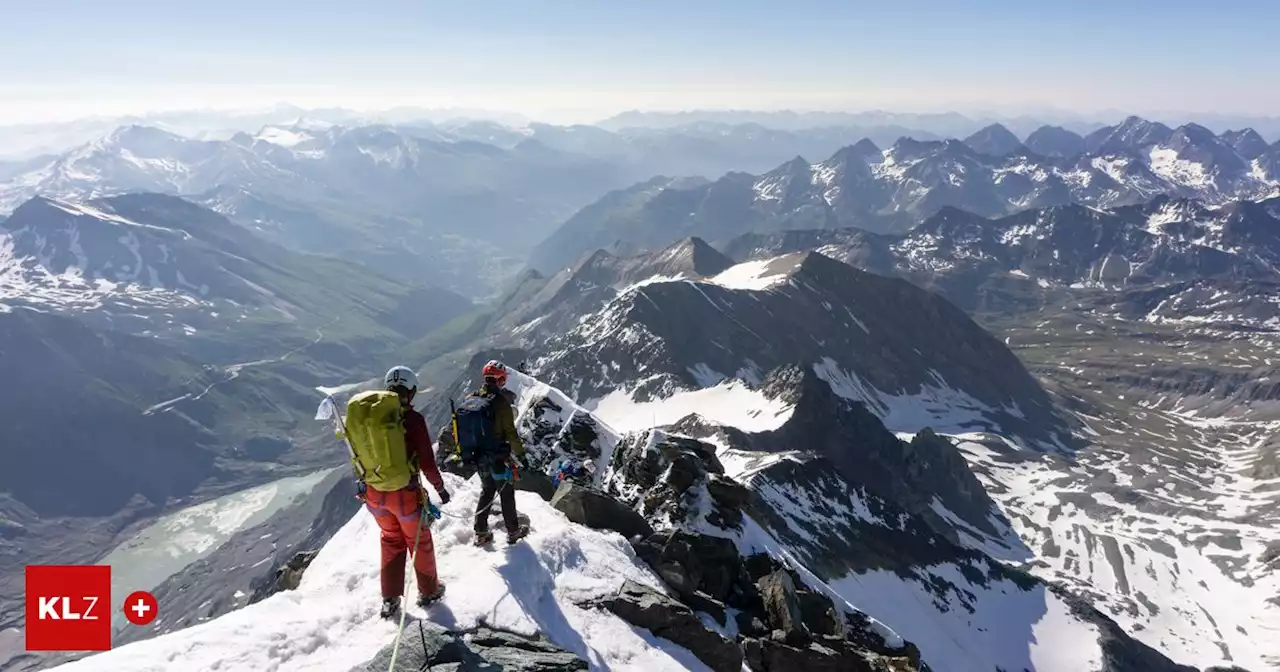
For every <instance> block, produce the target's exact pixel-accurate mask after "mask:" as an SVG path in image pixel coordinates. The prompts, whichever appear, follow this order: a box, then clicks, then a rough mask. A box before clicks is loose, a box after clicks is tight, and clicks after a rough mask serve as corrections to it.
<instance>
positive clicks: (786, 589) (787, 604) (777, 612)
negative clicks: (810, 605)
mask: <svg viewBox="0 0 1280 672" xmlns="http://www.w3.org/2000/svg"><path fill="white" fill-rule="evenodd" d="M756 586H757V587H758V588H759V589H760V599H761V600H763V601H764V611H765V615H766V616H768V617H769V621H768V623H769V625H770V626H771V627H772V628H773V629H774V631H776V632H778V633H781V638H782V640H783V641H785V642H786V643H787V644H790V645H792V646H803V645H805V644H807V643H808V642H809V641H810V639H812V635H811V634H810V632H809V628H807V627H805V623H804V616H803V615H802V614H801V613H800V598H799V596H797V595H796V586H795V582H794V581H792V580H791V575H790V574H788V573H786V572H784V571H782V570H778V571H776V572H773V573H772V574H769V575H768V576H765V577H764V578H762V579H760V582H759V583H757V584H756Z"/></svg>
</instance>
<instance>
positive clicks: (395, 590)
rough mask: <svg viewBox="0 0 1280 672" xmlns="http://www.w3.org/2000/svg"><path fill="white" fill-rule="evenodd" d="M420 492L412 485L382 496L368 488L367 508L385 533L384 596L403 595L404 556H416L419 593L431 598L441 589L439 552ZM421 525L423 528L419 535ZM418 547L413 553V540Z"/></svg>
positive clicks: (414, 564)
mask: <svg viewBox="0 0 1280 672" xmlns="http://www.w3.org/2000/svg"><path fill="white" fill-rule="evenodd" d="M418 496H419V489H418V487H417V486H416V485H411V486H409V487H407V488H405V489H403V490H393V491H391V492H381V491H378V490H374V489H373V488H369V491H368V492H367V493H366V499H365V506H366V507H367V508H368V509H369V511H371V512H373V518H374V520H376V521H377V522H378V527H379V528H381V529H382V596H383V597H384V598H385V597H400V596H401V595H403V594H404V564H405V562H404V561H405V556H406V555H407V554H409V553H412V555H413V570H414V572H415V573H416V574H417V576H418V592H419V593H421V594H424V595H426V594H430V593H433V592H435V590H436V587H437V585H438V578H437V577H436V549H435V544H434V543H432V541H431V530H430V529H428V528H427V526H426V521H425V520H424V519H423V516H422V514H423V507H422V504H421V503H420V501H419V499H418ZM419 525H421V526H422V529H421V532H419V529H418V528H419ZM415 535H417V538H418V547H417V548H416V549H413V550H411V549H410V546H412V545H413V539H414V536H415Z"/></svg>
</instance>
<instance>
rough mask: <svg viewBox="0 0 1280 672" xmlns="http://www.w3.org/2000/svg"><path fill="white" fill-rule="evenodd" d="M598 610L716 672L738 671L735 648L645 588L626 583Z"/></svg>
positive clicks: (679, 607) (689, 612)
mask: <svg viewBox="0 0 1280 672" xmlns="http://www.w3.org/2000/svg"><path fill="white" fill-rule="evenodd" d="M600 606H602V607H604V608H605V609H608V610H609V611H611V612H613V613H614V614H617V615H618V616H619V617H620V618H622V620H624V621H626V622H628V623H630V624H632V625H634V626H636V627H639V628H644V629H646V630H649V631H650V632H652V633H653V634H655V635H657V636H659V637H662V638H664V639H668V640H671V641H672V642H674V643H676V644H679V645H680V646H683V647H685V648H686V649H689V651H690V652H692V653H693V655H695V656H697V657H698V659H699V660H701V661H702V662H704V663H706V665H707V667H710V668H711V669H712V670H715V671H716V672H738V670H740V669H741V668H742V652H741V651H740V650H739V649H738V646H737V645H736V644H734V643H733V642H732V641H730V640H728V639H725V638H724V637H722V636H720V635H719V634H718V633H716V632H713V631H711V630H709V629H707V627H706V626H705V625H703V624H702V621H700V620H698V617H697V615H696V614H694V613H693V610H691V609H689V608H688V607H686V606H685V605H683V604H680V603H679V602H677V601H675V600H673V599H671V598H669V597H667V596H665V595H663V594H662V593H659V592H657V591H655V590H653V589H651V588H649V587H648V586H644V585H641V584H638V583H635V582H634V581H630V580H628V581H627V582H626V583H624V584H623V585H622V588H621V589H619V591H618V594H617V595H616V596H614V597H610V598H606V599H604V600H602V601H601V603H600Z"/></svg>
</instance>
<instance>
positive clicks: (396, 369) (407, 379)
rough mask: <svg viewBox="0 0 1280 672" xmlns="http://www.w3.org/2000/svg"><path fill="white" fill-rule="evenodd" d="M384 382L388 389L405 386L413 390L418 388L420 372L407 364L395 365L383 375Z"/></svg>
mask: <svg viewBox="0 0 1280 672" xmlns="http://www.w3.org/2000/svg"><path fill="white" fill-rule="evenodd" d="M382 383H383V386H384V387H386V388H387V389H388V390H392V389H395V388H397V387H403V388H404V389H406V390H409V391H410V392H413V391H415V390H417V389H418V374H416V373H414V372H413V369H410V368H409V367H407V366H393V367H391V369H390V370H388V371H387V375H385V376H383V377H382Z"/></svg>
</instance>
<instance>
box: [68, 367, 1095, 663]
mask: <svg viewBox="0 0 1280 672" xmlns="http://www.w3.org/2000/svg"><path fill="white" fill-rule="evenodd" d="M509 375H510V378H509V387H510V388H511V389H512V390H513V391H514V392H515V393H516V396H517V408H518V410H519V416H520V417H519V418H518V423H519V425H520V427H521V430H522V432H531V431H533V427H534V425H535V424H536V425H538V426H541V427H546V426H547V425H551V426H552V428H553V429H554V426H555V424H556V423H557V422H558V421H559V422H563V423H564V425H565V426H566V427H568V426H569V425H570V424H571V422H572V421H573V420H574V419H575V418H578V417H580V416H579V414H581V413H583V412H585V411H584V408H583V407H582V406H581V405H579V404H577V403H576V402H575V401H574V400H573V399H572V398H571V397H570V396H569V395H567V394H565V393H564V392H562V391H560V390H557V389H555V388H552V387H550V386H548V385H546V384H545V383H542V382H541V381H539V380H537V379H535V378H532V377H530V376H526V375H524V374H521V373H518V372H515V371H512V372H511V373H510V374H509ZM668 403H670V404H671V405H673V406H679V407H681V408H685V409H686V410H687V408H688V407H687V406H686V404H685V402H684V401H681V400H678V399H676V400H668ZM557 408H558V409H559V410H558V411H556V410H554V409H557ZM670 414H671V413H670V412H668V411H663V412H662V415H664V416H667V415H670ZM534 416H537V417H534ZM553 416H554V417H553ZM594 422H596V423H597V425H596V426H597V427H598V429H599V430H600V431H601V434H599V435H597V443H598V445H603V446H604V447H605V448H606V449H605V450H604V451H602V454H601V459H602V463H601V466H608V463H609V461H610V460H612V459H616V458H615V456H614V451H613V446H614V445H615V444H617V443H618V441H619V440H621V439H622V438H623V437H624V436H625V435H623V434H618V433H617V431H616V430H615V429H613V428H611V427H609V426H608V425H606V424H604V423H603V422H602V421H600V420H595V421H594ZM722 422H723V424H725V425H727V426H732V425H731V424H730V423H729V422H725V421H723V420H722ZM743 429H746V430H748V431H750V427H744V428H743ZM639 431H648V432H649V442H650V444H651V446H650V447H651V448H652V446H653V444H654V443H655V442H658V441H663V440H666V438H667V437H668V436H669V435H667V434H665V433H663V432H652V431H650V429H649V428H645V429H644V430H639ZM534 438H535V437H534V436H533V435H532V434H529V435H527V436H526V440H528V441H531V442H532V441H533V439H534ZM685 440H690V439H688V438H687V437H686V439H685ZM537 445H539V446H541V445H544V444H537ZM716 452H718V453H720V455H722V456H723V458H724V461H725V463H726V466H727V467H729V473H731V474H734V475H737V476H740V477H741V478H742V479H743V481H744V482H746V483H749V484H751V487H752V488H753V489H754V490H755V491H756V492H757V494H758V496H759V497H760V498H761V505H763V506H765V507H767V508H768V509H771V510H772V511H774V514H775V515H777V516H780V518H779V520H782V521H784V525H783V527H781V528H779V527H770V526H767V525H763V524H761V523H760V522H759V521H757V520H755V519H754V518H751V517H748V518H746V519H744V521H743V523H742V525H741V527H740V528H739V529H736V530H734V529H720V528H712V527H709V523H708V522H707V521H706V520H705V519H702V518H697V519H695V521H694V526H695V529H696V530H697V531H701V532H703V533H707V534H713V535H719V536H723V535H728V536H729V537H730V538H731V539H732V540H733V541H734V543H735V544H736V545H737V546H738V548H739V549H740V551H741V552H742V553H743V554H744V555H745V554H750V553H753V552H765V553H768V554H770V555H772V556H774V557H775V558H779V559H782V560H784V561H786V562H787V563H788V564H789V565H790V566H791V567H792V568H793V569H794V570H795V571H796V572H797V574H798V575H799V576H800V577H801V579H802V580H803V583H804V584H805V585H806V586H807V587H808V588H809V589H810V590H812V591H815V592H817V593H818V594H820V595H825V596H826V597H828V598H829V599H831V600H833V605H834V607H835V608H836V610H837V611H838V612H840V613H841V614H843V613H855V612H864V613H865V614H869V615H870V617H871V618H870V619H869V621H868V627H869V628H870V629H871V630H873V631H876V632H878V633H879V636H880V637H881V638H883V639H884V641H885V642H887V643H889V645H891V646H901V645H902V643H903V638H904V637H905V638H906V639H909V640H910V641H912V642H915V643H916V644H917V645H918V646H919V647H920V650H921V652H922V654H923V657H924V659H925V660H926V661H928V662H929V664H930V665H931V666H932V669H934V670H937V671H938V672H951V671H955V672H967V671H968V670H972V669H994V668H995V667H1002V668H1004V669H1021V668H1023V667H1027V668H1031V669H1037V670H1045V671H1050V672H1052V671H1059V670H1060V671H1062V672H1077V671H1078V670H1080V669H1082V668H1081V667H1080V665H1092V664H1094V663H1095V662H1096V661H1097V660H1099V659H1100V658H1101V656H1102V649H1101V648H1100V643H1099V631H1098V629H1097V627H1096V626H1095V625H1094V624H1092V623H1089V622H1087V621H1085V620H1081V619H1080V618H1079V617H1078V616H1077V615H1075V614H1074V613H1073V612H1072V611H1071V610H1070V609H1069V608H1068V607H1067V606H1066V605H1065V604H1064V603H1063V602H1062V601H1061V600H1060V599H1059V598H1058V597H1056V596H1055V595H1053V594H1051V593H1049V592H1048V591H1047V590H1045V589H1044V587H1043V586H1040V585H1039V584H1034V583H1032V584H1027V583H1026V582H1025V581H1024V580H1022V579H1014V578H1008V577H1006V578H1001V576H1002V571H1003V570H1001V569H999V568H998V567H996V566H995V565H994V564H991V563H992V561H990V560H989V559H984V558H982V557H980V556H975V555H972V554H970V555H961V556H954V559H952V560H944V561H938V562H935V563H932V564H930V565H929V566H925V567H919V568H916V569H914V570H912V575H911V576H908V577H906V578H904V577H902V576H900V575H898V574H895V573H894V572H885V571H879V570H873V569H862V570H858V571H852V572H849V573H847V574H845V575H843V576H839V577H831V578H828V579H824V578H822V576H821V575H820V571H821V570H815V569H814V568H811V567H808V566H806V563H805V562H804V559H805V558H809V557H812V554H813V552H814V549H818V548H821V547H823V546H825V545H827V544H828V543H832V542H835V541H836V540H846V541H848V540H856V539H857V538H859V536H860V535H859V534H856V533H852V532H849V531H852V530H859V529H868V526H870V527H876V528H881V529H882V530H884V534H888V535H891V536H893V535H897V538H900V539H902V540H904V542H905V540H907V539H909V538H911V536H912V535H917V536H918V535H920V534H922V530H924V529H925V528H923V527H922V526H921V524H920V523H919V521H913V520H911V519H910V518H909V517H906V516H902V515H900V514H899V515H894V516H889V515H885V513H884V508H883V507H884V503H882V502H876V501H874V500H873V499H872V498H869V497H867V496H866V495H865V493H864V492H861V491H860V490H858V489H857V488H856V487H854V486H852V485H850V484H848V483H846V482H845V481H843V480H842V479H840V478H839V477H837V476H834V475H832V474H831V473H830V472H829V470H820V471H815V470H813V469H808V470H806V469H805V467H804V464H805V463H806V462H807V461H808V460H809V459H811V458H809V457H806V456H804V455H802V454H794V453H790V454H788V453H783V454H776V455H766V454H757V455H750V454H747V453H744V452H743V451H740V450H730V449H727V448H724V447H721V449H720V450H717V451H716ZM788 465H790V466H788ZM778 467H785V468H784V469H783V470H782V471H779V470H778ZM794 468H799V469H800V470H801V472H800V473H803V474H807V476H806V477H805V478H801V479H798V480H797V479H795V478H793V477H788V476H785V474H786V473H788V470H792V469H794ZM600 473H603V470H602V471H601V472H600ZM445 478H446V483H447V485H448V487H449V489H450V491H451V492H452V493H453V501H452V502H451V503H450V504H449V505H447V506H445V507H444V509H445V512H446V514H447V515H446V517H444V518H442V519H441V520H439V521H437V522H435V523H434V525H433V527H432V534H433V537H434V541H435V549H436V557H437V561H438V566H439V570H440V575H441V579H442V580H443V581H444V582H445V583H446V584H447V585H448V586H449V588H448V592H447V593H446V595H445V597H444V599H443V601H442V603H441V604H440V605H438V606H435V607H432V608H430V609H429V610H428V611H427V612H425V613H424V612H422V611H421V610H419V609H417V608H413V607H411V608H410V615H411V617H413V618H423V619H424V620H426V621H428V622H431V623H434V624H437V625H442V626H445V627H449V628H454V629H466V628H468V627H471V626H474V625H478V624H480V623H482V622H484V623H486V624H488V625H490V626H493V627H498V628H502V629H506V630H511V631H515V632H522V633H527V634H534V633H541V634H542V635H544V636H546V637H548V638H549V639H550V640H551V641H552V642H554V643H555V644H556V645H558V646H560V647H562V648H564V649H566V650H568V651H570V652H572V653H574V654H575V655H577V656H579V657H580V658H582V659H584V660H586V661H588V663H589V665H590V668H591V669H593V670H597V669H598V670H603V669H613V670H702V669H706V668H705V666H704V664H703V663H702V662H700V661H699V660H698V659H697V658H695V657H694V656H693V655H692V654H691V653H690V652H689V651H688V650H685V649H683V648H682V647H680V646H677V645H675V644H672V643H671V642H669V641H666V640H663V639H660V638H657V637H655V636H653V635H652V634H651V633H649V632H647V631H645V630H642V629H638V628H634V627H632V626H630V625H628V624H626V623H625V622H624V621H622V620H621V619H619V618H617V617H615V616H613V615H611V614H610V613H609V612H607V611H601V610H596V609H591V608H588V607H586V606H584V604H585V603H587V602H589V601H591V600H596V599H599V598H603V597H608V596H610V595H613V594H614V593H615V592H616V591H617V590H618V588H619V586H621V584H622V583H623V582H624V581H625V580H632V581H636V582H638V583H640V584H643V585H646V586H649V587H651V588H654V589H655V590H657V591H659V592H662V593H667V594H669V590H668V588H667V586H666V585H665V584H664V582H663V581H662V579H661V578H659V576H658V575H657V574H656V573H655V572H654V571H653V570H652V569H651V568H650V567H648V566H647V565H646V564H645V563H644V562H642V561H641V560H639V559H638V557H637V555H636V553H635V551H633V549H632V546H631V545H630V544H629V543H628V542H627V540H626V539H624V538H623V537H622V536H621V535H619V534H617V533H614V532H603V531H597V530H591V529H588V528H585V527H582V526H578V525H575V524H572V523H570V522H569V521H568V520H567V519H566V517H565V516H564V515H563V514H562V513H560V512H558V511H556V510H554V509H553V508H552V507H551V506H550V505H549V504H548V503H546V502H544V501H543V500H542V499H541V498H540V497H538V496H537V495H536V494H534V493H532V492H518V493H517V502H518V508H519V509H520V511H521V513H522V514H524V515H527V516H528V517H529V520H530V525H531V528H532V529H533V534H532V535H531V536H530V537H529V538H527V539H526V540H525V541H524V542H521V544H519V545H517V546H515V547H513V548H511V549H509V550H505V551H503V550H488V549H483V548H476V547H474V546H472V545H470V543H469V542H470V539H471V520H470V515H469V514H470V512H471V511H472V510H473V509H474V506H475V502H476V499H477V497H478V494H479V493H478V490H479V488H478V482H477V481H476V480H475V479H470V480H466V481H464V480H463V479H461V478H459V477H457V476H454V475H452V474H447V475H446V476H445ZM841 493H843V494H841ZM830 535H836V536H830ZM378 536H379V533H378V529H377V527H376V525H375V524H374V522H373V519H372V517H371V516H369V515H368V514H367V512H365V511H359V512H358V513H357V514H356V515H355V516H354V517H353V518H352V520H351V521H350V522H349V523H347V524H346V525H345V526H344V527H343V528H342V529H341V530H340V531H339V532H338V533H337V535H336V536H334V537H333V538H332V539H331V540H330V541H329V542H328V543H327V544H326V545H325V546H324V548H323V549H322V550H321V551H320V554H319V555H318V556H317V557H316V559H315V560H314V561H313V562H312V564H311V566H310V567H309V568H308V569H307V571H306V573H305V574H304V576H303V579H302V583H301V585H300V586H299V588H297V589H296V590H292V591H286V592H283V593H279V594H276V595H273V596H271V597H269V598H267V599H266V600H263V601H262V602H259V603H256V604H253V605H249V606H247V607H244V608H242V609H239V610H237V611H235V612H232V613H230V614H228V615H226V616H223V617H221V618H218V619H215V620H212V621H208V622H205V623H201V624H199V625H196V626H193V627H190V628H187V629H184V630H180V631H177V632H173V633H170V634H166V635H162V636H160V637H157V638H155V639H152V640H147V641H143V642H139V643H134V644H130V645H127V646H124V647H120V648H118V649H116V650H113V651H110V652H105V653H102V654H98V655H94V656H91V657H89V658H86V659H83V660H80V661H77V662H75V663H71V664H68V665H65V666H62V667H59V668H56V669H60V670H112V671H113V672H115V671H124V670H168V669H173V667H172V666H173V665H175V664H178V663H179V661H180V664H181V665H183V669H191V670H215V669H216V670H219V671H225V670H245V671H248V670H264V669H270V670H276V671H277V672H285V671H289V670H349V669H351V668H353V667H356V666H358V665H361V664H363V663H364V662H365V661H367V660H369V659H370V658H371V657H372V655H373V654H374V653H375V652H376V651H378V650H379V649H382V648H383V647H385V646H387V645H388V644H390V643H391V641H392V639H393V637H394V633H395V624H394V623H390V622H387V621H383V620H380V619H378V618H377V617H376V611H377V607H378V602H379V583H378V561H377V554H378ZM934 545H936V542H934ZM912 552H919V550H918V549H917V550H916V551H912ZM851 559H856V558H851ZM975 571H976V572H977V573H976V574H975ZM410 575H412V573H410ZM975 577H979V578H980V580H979V579H976V578H975ZM975 581H977V582H975ZM412 582H413V580H412V578H410V584H412ZM414 590H415V587H414V586H412V585H410V586H408V587H407V592H408V594H410V595H412V594H414ZM161 609H162V612H161V613H162V618H164V617H165V615H164V612H163V605H161ZM727 634H729V635H731V636H732V635H733V634H734V633H733V632H732V631H727Z"/></svg>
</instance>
